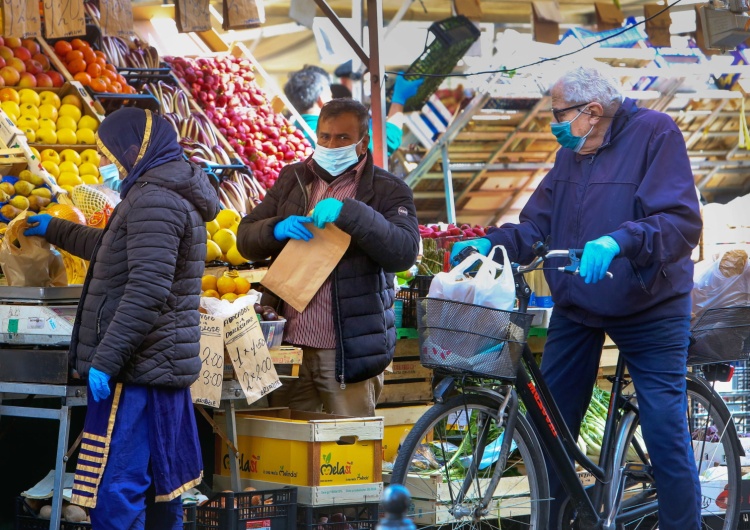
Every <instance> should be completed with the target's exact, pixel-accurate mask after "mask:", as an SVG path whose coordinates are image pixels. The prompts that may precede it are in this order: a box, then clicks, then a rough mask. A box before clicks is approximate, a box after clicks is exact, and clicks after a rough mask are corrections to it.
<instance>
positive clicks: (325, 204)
mask: <svg viewBox="0 0 750 530" xmlns="http://www.w3.org/2000/svg"><path fill="white" fill-rule="evenodd" d="M343 207H344V203H343V202H341V201H340V200H338V199H334V198H333V197H329V198H327V199H323V200H322V201H320V202H319V203H318V204H316V205H315V209H314V210H313V213H312V220H313V224H315V226H317V227H318V228H323V226H324V225H325V224H326V223H334V222H336V219H338V218H339V214H340V213H341V208H343Z"/></svg>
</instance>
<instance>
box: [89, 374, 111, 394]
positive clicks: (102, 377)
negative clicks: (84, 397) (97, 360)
mask: <svg viewBox="0 0 750 530" xmlns="http://www.w3.org/2000/svg"><path fill="white" fill-rule="evenodd" d="M89 388H90V389H91V396H92V397H93V398H94V401H96V402H97V403H98V402H99V401H101V400H103V399H107V398H108V397H109V376H108V375H107V374H105V373H104V372H102V371H101V370H97V369H96V368H94V367H93V366H92V367H91V369H90V370H89Z"/></svg>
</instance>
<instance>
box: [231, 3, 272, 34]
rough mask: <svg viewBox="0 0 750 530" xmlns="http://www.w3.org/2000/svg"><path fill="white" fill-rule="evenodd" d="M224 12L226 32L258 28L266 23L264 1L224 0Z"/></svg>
mask: <svg viewBox="0 0 750 530" xmlns="http://www.w3.org/2000/svg"><path fill="white" fill-rule="evenodd" d="M222 11H223V21H222V23H221V27H222V28H223V29H224V30H230V29H245V28H257V27H258V26H260V25H261V24H263V22H265V21H266V12H265V9H264V8H263V0H224V2H223V10H222Z"/></svg>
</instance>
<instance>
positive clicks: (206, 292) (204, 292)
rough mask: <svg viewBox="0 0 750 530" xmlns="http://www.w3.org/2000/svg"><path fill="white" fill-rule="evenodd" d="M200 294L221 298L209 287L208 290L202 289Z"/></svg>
mask: <svg viewBox="0 0 750 530" xmlns="http://www.w3.org/2000/svg"><path fill="white" fill-rule="evenodd" d="M201 296H208V297H211V298H221V295H220V294H219V293H218V292H217V291H214V290H213V289H209V290H208V291H203V293H202V294H201Z"/></svg>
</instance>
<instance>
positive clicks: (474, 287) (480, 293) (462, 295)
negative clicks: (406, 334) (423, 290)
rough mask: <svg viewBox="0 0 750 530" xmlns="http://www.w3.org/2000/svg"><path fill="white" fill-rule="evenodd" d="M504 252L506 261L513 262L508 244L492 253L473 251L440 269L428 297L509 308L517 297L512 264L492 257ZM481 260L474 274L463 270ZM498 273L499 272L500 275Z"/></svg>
mask: <svg viewBox="0 0 750 530" xmlns="http://www.w3.org/2000/svg"><path fill="white" fill-rule="evenodd" d="M498 248H499V249H500V250H501V252H502V253H503V259H504V263H510V261H509V260H508V254H507V252H506V251H505V248H504V247H503V246H501V245H498V246H496V247H494V248H493V249H492V250H491V251H490V254H489V256H482V255H481V254H472V255H471V256H469V257H468V258H466V259H465V260H464V261H462V262H461V263H459V264H458V265H457V266H456V267H454V268H453V269H452V270H451V271H450V272H440V273H438V274H436V275H435V277H434V278H433V279H432V283H430V291H429V293H428V295H427V296H428V297H430V298H442V299H444V300H453V301H454V302H464V303H467V304H476V305H481V306H484V307H489V308H492V309H503V310H505V311H510V310H512V309H513V306H514V305H515V301H516V288H515V282H514V280H513V272H512V270H511V267H509V266H508V267H503V266H502V265H501V264H499V263H497V262H496V261H494V260H493V259H492V256H494V254H495V252H496V251H497V249H498ZM477 261H480V262H481V264H480V266H479V270H477V273H476V275H475V276H474V277H473V278H469V277H467V276H465V275H464V273H465V272H466V271H467V270H469V269H470V268H471V267H472V266H474V265H475V264H476V262H477ZM498 275H499V276H498Z"/></svg>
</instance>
